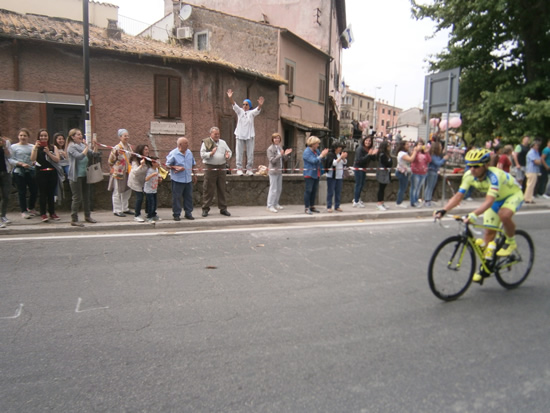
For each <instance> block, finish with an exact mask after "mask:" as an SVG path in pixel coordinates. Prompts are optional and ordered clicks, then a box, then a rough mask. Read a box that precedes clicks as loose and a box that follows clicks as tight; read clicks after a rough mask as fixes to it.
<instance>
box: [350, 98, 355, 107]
mask: <svg viewBox="0 0 550 413" xmlns="http://www.w3.org/2000/svg"><path fill="white" fill-rule="evenodd" d="M351 104H352V105H353V106H355V98H352V99H351Z"/></svg>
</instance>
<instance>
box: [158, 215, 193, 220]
mask: <svg viewBox="0 0 550 413" xmlns="http://www.w3.org/2000/svg"><path fill="white" fill-rule="evenodd" d="M186 218H187V217H186ZM153 221H155V222H158V221H162V218H161V217H159V216H158V215H155V216H154V217H153Z"/></svg>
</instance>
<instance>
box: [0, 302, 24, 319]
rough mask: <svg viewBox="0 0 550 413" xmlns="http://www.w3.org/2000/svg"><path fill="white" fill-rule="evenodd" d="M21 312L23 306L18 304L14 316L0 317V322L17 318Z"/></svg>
mask: <svg viewBox="0 0 550 413" xmlns="http://www.w3.org/2000/svg"><path fill="white" fill-rule="evenodd" d="M22 312H23V304H22V303H21V304H19V308H18V309H17V311H16V312H15V315H14V316H11V317H0V319H1V320H11V319H14V318H17V317H19V316H20V315H21V313H22Z"/></svg>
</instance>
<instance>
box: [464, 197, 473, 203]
mask: <svg viewBox="0 0 550 413" xmlns="http://www.w3.org/2000/svg"><path fill="white" fill-rule="evenodd" d="M473 200H474V198H472V197H471V196H469V197H468V198H466V199H465V201H468V202H471V201H473Z"/></svg>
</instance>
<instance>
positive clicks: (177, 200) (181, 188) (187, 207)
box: [146, 171, 225, 217]
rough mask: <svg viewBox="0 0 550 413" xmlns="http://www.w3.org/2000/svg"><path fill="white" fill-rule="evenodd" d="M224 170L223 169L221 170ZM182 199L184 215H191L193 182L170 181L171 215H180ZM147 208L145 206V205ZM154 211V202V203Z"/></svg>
mask: <svg viewBox="0 0 550 413" xmlns="http://www.w3.org/2000/svg"><path fill="white" fill-rule="evenodd" d="M222 172H225V171H222ZM182 199H183V210H184V211H185V215H186V216H191V213H192V212H193V183H192V182H187V183H183V182H176V181H172V215H173V216H175V217H179V216H180V215H181V210H182V206H181V201H182ZM147 202H149V194H147ZM146 208H147V206H146ZM155 211H156V204H155Z"/></svg>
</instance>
